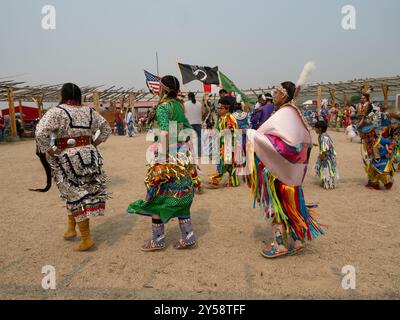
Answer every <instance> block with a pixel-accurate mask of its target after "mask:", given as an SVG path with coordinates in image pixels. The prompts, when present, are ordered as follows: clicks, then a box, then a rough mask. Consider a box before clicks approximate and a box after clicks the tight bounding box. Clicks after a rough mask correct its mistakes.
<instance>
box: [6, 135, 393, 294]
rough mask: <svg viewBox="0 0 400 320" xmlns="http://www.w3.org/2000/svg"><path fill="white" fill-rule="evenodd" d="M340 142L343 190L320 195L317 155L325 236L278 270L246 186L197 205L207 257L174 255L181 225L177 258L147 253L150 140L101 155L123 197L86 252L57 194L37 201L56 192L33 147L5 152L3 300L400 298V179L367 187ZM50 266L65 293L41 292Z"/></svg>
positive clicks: (117, 145) (356, 161) (311, 196)
mask: <svg viewBox="0 0 400 320" xmlns="http://www.w3.org/2000/svg"><path fill="white" fill-rule="evenodd" d="M331 136H332V137H333V139H334V142H335V144H336V148H337V152H338V162H339V170H340V175H341V180H340V184H339V187H338V189H336V190H333V191H325V190H323V189H321V188H320V187H319V185H318V182H317V181H316V179H315V177H314V170H313V166H314V163H315V160H316V156H317V148H314V150H313V153H312V159H311V164H312V165H311V166H310V167H309V171H308V176H307V179H306V182H305V186H304V189H305V195H306V201H308V202H318V203H319V205H320V207H319V209H318V212H319V213H320V215H321V217H320V221H321V222H322V223H323V224H326V225H328V227H327V228H326V235H325V236H323V237H321V238H320V239H318V240H317V241H315V242H312V243H309V245H308V247H307V250H305V251H304V252H303V253H301V254H299V255H297V256H293V257H285V258H280V259H277V260H272V261H270V260H267V259H265V258H263V257H262V256H261V255H260V249H261V243H260V242H261V241H262V240H265V239H268V241H272V237H271V233H270V226H269V224H267V223H265V222H264V221H262V220H261V219H260V218H259V211H258V210H257V209H252V199H251V198H250V197H249V194H248V190H247V188H246V187H245V186H244V185H243V186H241V187H239V188H236V189H224V190H206V192H205V193H204V194H203V195H199V196H196V198H195V201H194V203H193V207H192V208H193V210H192V216H193V220H194V227H195V231H196V232H197V236H198V238H199V247H198V248H197V249H195V250H192V251H179V252H178V251H176V250H174V249H173V244H174V243H175V242H176V241H177V240H178V237H179V228H178V225H177V222H176V221H173V222H171V223H170V224H168V226H167V237H168V248H167V250H166V251H164V252H156V253H150V254H149V253H143V252H142V251H140V246H141V245H142V244H143V243H144V240H146V239H148V237H149V236H150V220H149V219H148V218H145V217H139V216H128V215H127V214H126V213H125V210H126V208H127V206H128V204H129V203H130V202H132V201H133V200H136V199H139V198H142V197H143V196H144V193H145V189H144V184H143V178H144V175H145V157H144V155H145V149H146V148H147V143H146V142H145V137H144V135H141V136H139V137H135V138H131V139H128V138H126V137H114V136H113V137H111V138H110V140H108V142H107V143H106V144H104V145H102V146H101V149H102V151H103V155H104V158H105V170H106V172H107V173H108V175H109V176H110V177H111V179H112V182H111V183H110V185H109V190H110V192H112V193H113V199H111V200H110V201H109V202H108V210H107V214H106V216H105V217H99V218H97V219H92V236H93V238H94V240H95V242H96V248H95V249H94V250H93V251H91V252H87V253H75V252H73V251H72V248H73V246H75V245H76V244H77V242H78V241H79V239H77V240H75V241H73V242H66V241H64V240H63V237H62V235H63V233H64V231H65V230H64V229H65V226H66V216H65V214H64V208H63V203H62V202H61V201H60V200H59V198H58V191H57V188H56V187H53V188H52V189H51V191H50V192H49V193H47V194H39V193H34V192H29V191H28V188H32V187H43V185H44V184H45V174H44V171H43V169H42V167H41V164H40V162H39V161H38V160H37V158H36V156H35V145H34V142H33V141H23V142H19V143H13V144H0V177H1V178H0V181H1V183H0V213H1V214H0V219H1V220H0V221H1V223H0V243H1V246H0V270H1V273H0V299H285V298H294V299H298V298H299V299H303V298H311V299H320V298H339V299H357V298H360V299H368V298H378V299H383V298H394V299H399V298H400V232H399V230H398V229H399V222H400V195H399V191H400V177H399V176H397V181H396V183H395V185H394V187H393V189H392V190H391V191H381V192H378V191H372V190H368V189H366V188H365V187H364V184H365V183H366V175H365V173H364V171H363V167H362V161H361V158H360V146H359V144H357V143H350V142H347V141H346V138H345V135H344V133H342V132H341V133H337V132H331ZM314 141H315V142H316V141H317V139H316V136H315V135H314ZM202 170H203V173H211V172H212V171H213V167H211V166H202ZM45 265H52V266H54V267H55V268H56V279H57V289H56V290H49V291H46V290H43V289H42V286H41V283H42V278H43V277H44V274H42V273H41V271H42V267H43V266H45ZM345 265H353V266H354V267H355V268H356V289H355V290H344V289H342V286H341V283H342V278H343V276H344V275H343V274H342V267H343V266H345Z"/></svg>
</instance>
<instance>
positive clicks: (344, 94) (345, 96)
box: [343, 90, 347, 106]
mask: <svg viewBox="0 0 400 320" xmlns="http://www.w3.org/2000/svg"><path fill="white" fill-rule="evenodd" d="M343 103H344V106H346V105H347V94H346V91H344V90H343Z"/></svg>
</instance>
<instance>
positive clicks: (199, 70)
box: [178, 63, 219, 84]
mask: <svg viewBox="0 0 400 320" xmlns="http://www.w3.org/2000/svg"><path fill="white" fill-rule="evenodd" d="M178 65H179V69H180V70H181V74H182V82H183V84H186V83H189V82H191V81H193V80H199V81H201V82H203V83H205V84H219V78H218V67H214V68H210V67H203V66H192V65H189V64H182V63H178Z"/></svg>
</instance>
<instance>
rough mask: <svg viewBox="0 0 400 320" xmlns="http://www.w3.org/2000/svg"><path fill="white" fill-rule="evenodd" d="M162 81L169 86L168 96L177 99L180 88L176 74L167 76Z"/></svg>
mask: <svg viewBox="0 0 400 320" xmlns="http://www.w3.org/2000/svg"><path fill="white" fill-rule="evenodd" d="M161 83H162V84H163V85H164V86H166V87H167V88H168V90H167V92H166V94H167V97H168V98H171V99H176V98H177V97H178V93H179V90H180V84H179V80H178V79H177V78H176V77H174V76H165V77H163V78H162V79H161Z"/></svg>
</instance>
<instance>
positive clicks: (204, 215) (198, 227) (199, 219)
mask: <svg viewBox="0 0 400 320" xmlns="http://www.w3.org/2000/svg"><path fill="white" fill-rule="evenodd" d="M191 217H192V223H193V229H194V232H195V234H196V238H197V240H199V239H200V238H201V237H203V236H204V235H205V234H207V233H208V231H209V230H210V223H209V221H208V220H209V218H210V211H209V210H206V209H199V210H196V211H193V212H192V214H191ZM170 223H171V224H173V227H172V228H171V229H170V230H169V231H168V235H167V237H168V239H169V241H171V242H172V243H177V242H178V241H179V239H180V235H181V231H180V229H179V221H178V219H173V220H171V221H170Z"/></svg>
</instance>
